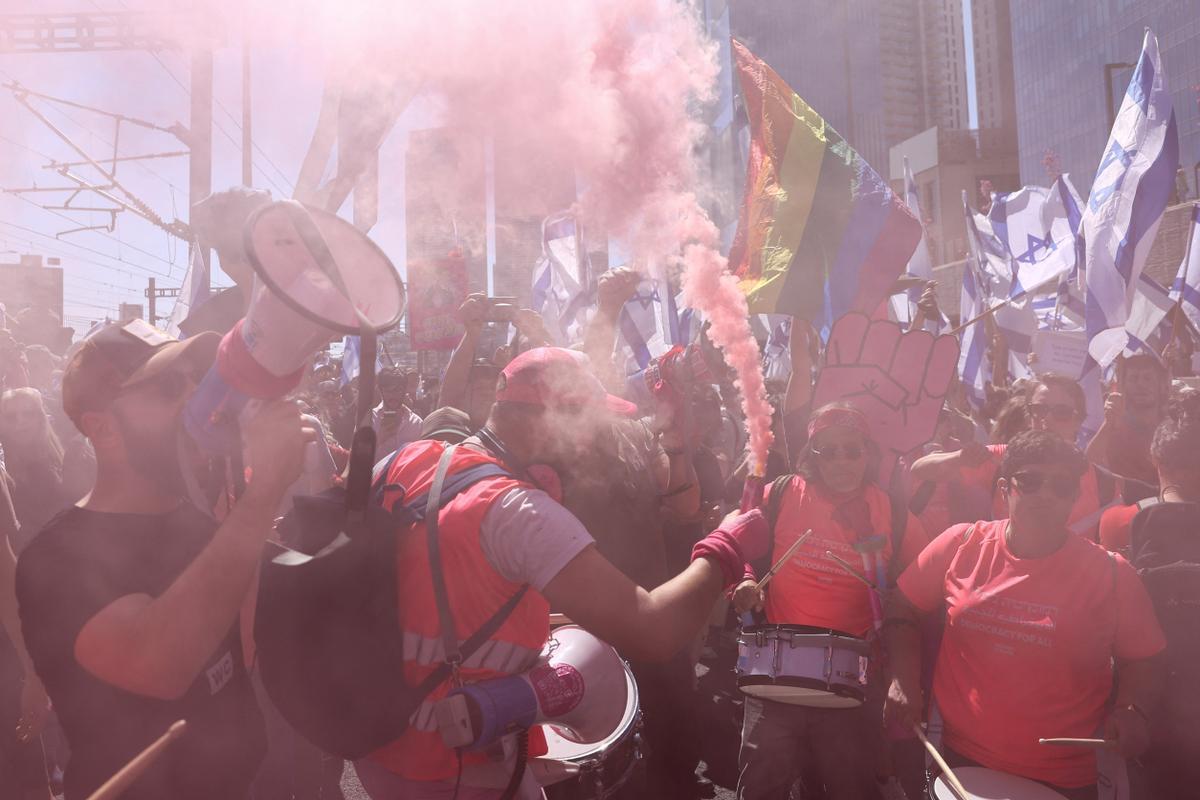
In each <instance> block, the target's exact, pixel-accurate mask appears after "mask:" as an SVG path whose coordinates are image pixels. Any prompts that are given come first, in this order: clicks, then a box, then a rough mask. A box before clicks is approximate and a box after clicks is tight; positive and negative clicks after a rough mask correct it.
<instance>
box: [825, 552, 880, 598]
mask: <svg viewBox="0 0 1200 800" xmlns="http://www.w3.org/2000/svg"><path fill="white" fill-rule="evenodd" d="M825 555H826V556H827V557H828V558H832V559H833V560H834V561H836V562H837V563H838V566H839V567H841V568H842V569H844V570H846V572H849V573H850V574H851V575H853V576H854V577H856V578H858V579H859V580H860V581H862V582H863V583H865V584H866V585H867V588H868V589H870V590H871V591H872V592H875V594H879V587H877V586H876V585H875V584H873V583H871V582H870V581H869V580H867V576H866V575H863V574H862V573H861V572H859V571H858V570H856V569H855V568H854V567H852V566H851V565H850V564H849V562H847V561H846V560H845V559H844V558H839V557H838V556H837V555H836V554H835V553H834V552H833V551H832V550H826V551H825Z"/></svg>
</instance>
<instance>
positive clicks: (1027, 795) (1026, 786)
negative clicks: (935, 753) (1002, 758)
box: [933, 767, 1065, 800]
mask: <svg viewBox="0 0 1200 800" xmlns="http://www.w3.org/2000/svg"><path fill="white" fill-rule="evenodd" d="M954 774H955V775H956V776H958V779H959V780H960V781H961V782H962V785H963V788H964V789H966V790H967V793H968V794H969V795H971V797H970V798H969V799H968V800H1065V798H1064V797H1063V796H1062V795H1061V794H1059V793H1058V792H1056V791H1054V790H1053V789H1051V788H1050V787H1049V786H1043V785H1042V784H1040V783H1038V782H1037V781H1031V780H1029V779H1028V778H1022V777H1020V776H1018V775H1009V774H1008V773H1007V772H998V771H996V770H994V769H986V768H984V767H956V768H955V769H954ZM933 796H934V797H936V798H937V800H959V798H958V795H956V794H955V793H954V790H953V789H951V788H950V786H949V785H947V783H946V780H945V778H943V777H942V776H941V775H939V776H938V777H937V780H935V781H934V782H933Z"/></svg>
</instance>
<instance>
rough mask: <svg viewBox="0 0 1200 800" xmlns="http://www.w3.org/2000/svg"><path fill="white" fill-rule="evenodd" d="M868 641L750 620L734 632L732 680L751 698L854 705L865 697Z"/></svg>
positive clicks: (820, 705) (826, 705)
mask: <svg viewBox="0 0 1200 800" xmlns="http://www.w3.org/2000/svg"><path fill="white" fill-rule="evenodd" d="M869 664H870V646H869V645H868V644H867V643H866V641H864V640H863V639H858V638H856V637H854V636H849V635H847V634H844V633H838V632H837V631H832V630H829V629H827V628H811V627H808V626H807V625H752V626H750V627H748V628H743V629H742V633H741V635H740V636H739V637H738V660H737V684H738V688H739V689H740V690H741V691H742V692H743V693H744V694H748V695H750V696H751V697H758V698H761V699H763V700H774V701H776V702H778V703H788V704H790V705H796V706H814V707H817V708H854V707H856V706H861V705H862V704H863V703H864V702H865V701H866V699H867V667H868V665H869Z"/></svg>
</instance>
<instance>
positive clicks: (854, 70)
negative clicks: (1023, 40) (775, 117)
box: [706, 0, 968, 172]
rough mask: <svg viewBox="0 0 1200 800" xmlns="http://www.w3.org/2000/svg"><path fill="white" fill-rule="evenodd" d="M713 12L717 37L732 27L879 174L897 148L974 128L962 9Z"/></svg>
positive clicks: (948, 1)
mask: <svg viewBox="0 0 1200 800" xmlns="http://www.w3.org/2000/svg"><path fill="white" fill-rule="evenodd" d="M706 10H707V13H708V16H709V21H710V30H712V29H713V27H714V23H716V22H718V21H721V24H724V25H726V26H727V30H728V32H729V34H732V35H733V36H734V37H735V38H737V39H740V40H741V41H742V42H744V43H745V44H746V46H747V47H749V48H750V50H751V51H752V52H753V53H754V54H755V55H756V56H758V57H759V58H761V59H763V60H764V61H766V62H767V63H768V64H769V65H770V66H771V68H772V69H774V70H775V71H776V72H778V73H779V74H780V76H782V77H783V79H784V80H785V81H787V82H788V84H789V85H790V86H791V87H792V88H793V89H795V90H796V92H797V93H798V94H799V95H800V96H801V97H803V98H804V99H805V101H806V102H808V104H809V105H811V106H812V107H813V108H814V109H815V110H816V111H817V113H819V114H820V115H821V116H822V117H824V118H825V120H826V121H828V122H829V123H830V124H831V125H833V127H834V128H836V129H837V131H838V132H839V133H840V134H842V136H844V137H845V138H846V140H847V141H848V142H849V143H850V144H851V145H852V146H853V147H854V148H855V149H856V150H858V152H859V153H861V154H862V155H863V157H864V158H866V159H867V161H868V162H869V163H870V164H872V165H873V166H874V167H875V168H876V169H878V170H880V171H881V172H886V170H887V163H888V150H889V148H891V147H892V146H893V145H895V144H897V143H899V142H901V141H904V140H905V139H908V138H909V137H911V136H914V135H915V134H917V133H919V132H921V131H923V130H925V129H927V128H931V127H940V128H945V129H956V130H957V129H964V128H966V127H967V126H968V113H967V94H968V93H967V72H966V66H965V64H966V61H965V46H964V44H965V43H964V41H963V4H962V0H841V1H840V2H836V3H827V2H816V1H815V0H713V1H712V2H709V3H708V4H707V9H706ZM712 32H713V35H714V36H718V35H719V33H718V32H717V31H716V30H713V31H712Z"/></svg>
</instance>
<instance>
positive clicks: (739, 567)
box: [692, 508, 771, 587]
mask: <svg viewBox="0 0 1200 800" xmlns="http://www.w3.org/2000/svg"><path fill="white" fill-rule="evenodd" d="M770 544H771V528H770V526H769V525H767V519H766V517H764V516H763V513H762V511H760V510H759V509H757V508H752V509H750V510H749V511H747V512H746V513H744V514H737V515H735V516H731V517H726V518H725V521H724V522H722V523H721V526H720V527H719V528H717V529H716V530H715V531H713V532H712V533H710V534H709V535H708V536H705V537H704V538H703V539H701V540H700V541H699V542H696V546H695V547H693V548H692V560H693V561H695V560H696V559H697V558H707V559H710V560H712V561H715V562H716V563H717V565H718V566H719V567H720V568H721V575H722V576H723V577H724V580H725V585H726V586H727V587H728V586H733V585H735V584H737V583H739V582H740V581H741V580H742V576H743V574H744V573H745V570H746V564H747V562H750V561H754V560H756V559H759V558H762V557H763V556H765V555H766V554H767V549H768V548H769V547H770Z"/></svg>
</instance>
